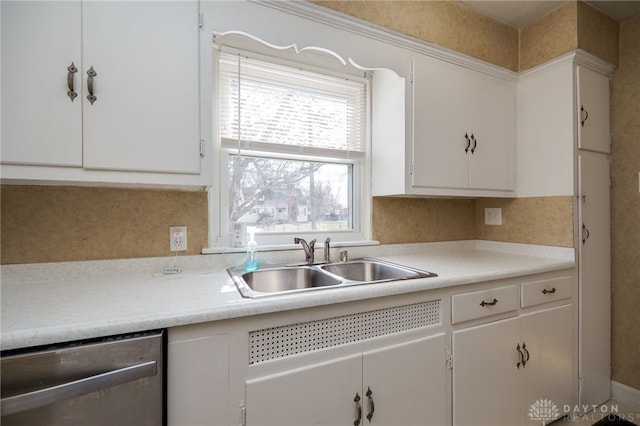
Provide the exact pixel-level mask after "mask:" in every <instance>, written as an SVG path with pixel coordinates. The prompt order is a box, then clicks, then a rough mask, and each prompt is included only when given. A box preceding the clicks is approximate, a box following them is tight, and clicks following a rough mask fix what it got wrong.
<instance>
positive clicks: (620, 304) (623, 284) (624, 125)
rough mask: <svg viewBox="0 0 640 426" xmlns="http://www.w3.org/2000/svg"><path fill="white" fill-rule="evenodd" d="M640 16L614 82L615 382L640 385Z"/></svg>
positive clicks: (630, 27) (628, 30) (626, 30)
mask: <svg viewBox="0 0 640 426" xmlns="http://www.w3.org/2000/svg"><path fill="white" fill-rule="evenodd" d="M639 75H640V16H637V17H636V18H634V19H631V20H629V21H626V22H623V23H621V24H620V67H619V68H618V70H616V72H615V73H614V75H613V79H612V84H611V130H612V143H611V157H612V160H611V161H612V166H613V168H612V172H611V179H612V187H611V223H612V226H611V240H612V241H611V243H612V246H611V254H612V265H611V269H612V270H611V293H612V340H613V341H612V346H613V347H612V349H613V350H612V363H613V371H612V377H613V380H615V381H618V382H620V383H623V384H625V385H627V386H631V387H633V388H635V389H640V343H639V342H640V321H638V307H640V266H639V263H640V192H639V189H640V188H639V187H638V186H639V183H638V173H639V172H640V138H639V136H638V135H640V107H639V106H640V80H638V76H639Z"/></svg>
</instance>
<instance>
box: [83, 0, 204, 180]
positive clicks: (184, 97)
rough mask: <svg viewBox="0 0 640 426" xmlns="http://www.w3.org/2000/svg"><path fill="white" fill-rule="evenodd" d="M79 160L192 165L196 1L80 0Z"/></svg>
mask: <svg viewBox="0 0 640 426" xmlns="http://www.w3.org/2000/svg"><path fill="white" fill-rule="evenodd" d="M82 31H83V54H84V72H83V74H82V78H85V79H86V78H87V74H86V73H87V71H88V70H89V69H90V67H93V69H94V71H95V72H96V73H97V75H96V76H95V77H94V79H93V91H94V95H95V96H96V97H97V100H96V101H95V102H94V103H93V105H92V104H91V103H90V102H89V101H88V100H87V99H86V93H85V96H84V98H83V102H84V129H83V132H84V133H83V136H84V167H85V168H91V169H114V170H135V171H159V172H175V173H199V171H200V155H199V152H200V125H199V118H200V117H199V26H198V3H197V2H196V1H167V2H162V1H152V2H86V3H84V4H83V20H82Z"/></svg>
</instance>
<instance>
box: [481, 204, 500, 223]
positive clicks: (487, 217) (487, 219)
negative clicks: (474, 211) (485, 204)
mask: <svg viewBox="0 0 640 426" xmlns="http://www.w3.org/2000/svg"><path fill="white" fill-rule="evenodd" d="M484 224H485V225H502V209H501V208H500V207H497V208H486V209H484Z"/></svg>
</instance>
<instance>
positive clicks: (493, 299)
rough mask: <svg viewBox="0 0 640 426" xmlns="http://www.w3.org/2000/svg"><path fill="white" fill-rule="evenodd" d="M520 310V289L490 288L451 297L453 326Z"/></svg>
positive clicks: (506, 287) (510, 287)
mask: <svg viewBox="0 0 640 426" xmlns="http://www.w3.org/2000/svg"><path fill="white" fill-rule="evenodd" d="M516 309H518V287H517V286H515V285H510V286H505V287H497V288H490V289H487V290H480V291H474V292H471V293H463V294H456V295H453V296H451V321H452V323H453V324H455V323H458V322H462V321H468V320H472V319H476V318H482V317H488V316H490V315H495V314H500V313H503V312H508V311H514V310H516Z"/></svg>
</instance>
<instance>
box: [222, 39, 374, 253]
mask: <svg viewBox="0 0 640 426" xmlns="http://www.w3.org/2000/svg"><path fill="white" fill-rule="evenodd" d="M280 56H281V55H280ZM363 74H364V73H363V72H362V71H360V75H359V76H356V75H350V74H346V73H341V74H339V73H336V72H335V71H333V70H331V71H330V70H328V69H327V70H323V69H322V68H319V67H317V65H316V66H314V67H313V68H312V67H309V66H306V65H305V64H303V63H299V62H290V61H286V60H283V59H282V58H275V57H269V56H263V55H259V54H255V53H249V52H246V51H239V50H235V49H231V48H227V47H223V48H222V49H221V51H219V52H218V71H217V76H218V84H217V86H216V87H217V88H218V92H217V93H219V97H218V99H217V102H218V112H219V133H220V152H221V156H220V158H221V162H222V164H221V170H223V171H224V173H221V181H222V184H221V186H220V200H221V203H220V229H219V233H220V237H219V239H218V241H219V244H220V245H225V244H226V245H228V244H229V241H230V239H229V236H230V234H231V229H232V228H233V227H234V224H236V223H243V224H246V226H247V227H248V228H253V229H254V232H255V234H256V240H257V241H258V242H259V243H260V244H261V245H264V244H266V245H272V244H291V243H292V236H294V235H295V236H303V237H305V236H308V238H314V236H313V235H314V234H319V235H316V237H317V238H320V237H324V236H331V238H332V240H334V241H353V240H363V239H368V238H369V235H368V226H369V225H368V219H367V216H368V214H369V213H368V212H369V208H368V205H369V200H368V198H369V191H368V189H367V186H368V182H369V179H368V178H367V172H368V167H367V152H366V147H367V129H368V126H367V117H368V99H369V94H368V88H369V82H368V80H367V79H366V78H364V77H363Z"/></svg>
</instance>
